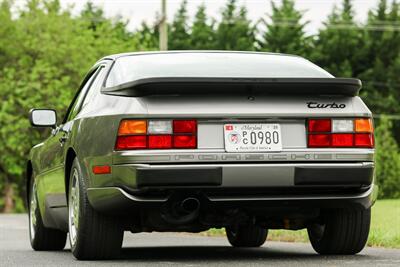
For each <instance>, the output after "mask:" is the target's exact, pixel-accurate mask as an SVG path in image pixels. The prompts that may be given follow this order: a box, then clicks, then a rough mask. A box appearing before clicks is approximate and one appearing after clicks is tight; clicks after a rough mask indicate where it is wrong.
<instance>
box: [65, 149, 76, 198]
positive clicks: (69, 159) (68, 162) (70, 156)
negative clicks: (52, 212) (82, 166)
mask: <svg viewBox="0 0 400 267" xmlns="http://www.w3.org/2000/svg"><path fill="white" fill-rule="evenodd" d="M75 158H76V152H75V150H74V149H73V148H72V147H70V148H68V151H67V156H66V157H65V177H64V180H65V193H66V195H67V196H68V188H69V179H70V175H71V169H72V164H73V163H74V159H75ZM67 199H68V198H67Z"/></svg>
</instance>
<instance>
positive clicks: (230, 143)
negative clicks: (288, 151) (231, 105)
mask: <svg viewBox="0 0 400 267" xmlns="http://www.w3.org/2000/svg"><path fill="white" fill-rule="evenodd" d="M224 139H225V150H226V151H227V152H276V151H281V150H282V137H281V126H280V125H279V124H277V123H268V124H263V123H246V124H225V125H224Z"/></svg>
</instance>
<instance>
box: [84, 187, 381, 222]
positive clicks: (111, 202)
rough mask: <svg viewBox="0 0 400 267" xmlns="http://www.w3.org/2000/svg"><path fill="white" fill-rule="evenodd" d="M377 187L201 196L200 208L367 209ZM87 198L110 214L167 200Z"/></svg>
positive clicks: (114, 195) (123, 195) (93, 193)
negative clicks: (318, 192)
mask: <svg viewBox="0 0 400 267" xmlns="http://www.w3.org/2000/svg"><path fill="white" fill-rule="evenodd" d="M377 191H378V189H377V186H375V185H371V186H370V187H368V188H367V189H366V190H365V191H359V192H355V193H350V194H348V193H335V194H312V195H311V194H299V195H286V194H285V195H272V196H267V195H264V196H260V195H255V196H248V195H247V196H246V195H243V196H238V195H235V196H230V195H225V196H218V195H207V194H204V195H202V200H203V205H205V206H212V207H214V208H279V209H284V208H357V209H367V208H369V207H371V206H372V205H373V204H374V202H375V200H376V196H377ZM87 193H88V198H89V202H90V204H91V205H92V206H93V208H94V209H96V210H98V211H100V212H104V213H110V214H125V215H128V214H129V211H131V210H135V209H137V208H144V207H160V206H161V205H164V204H166V203H167V201H168V199H169V196H165V197H160V196H144V195H134V194H129V193H128V192H126V191H125V190H123V189H121V188H118V187H107V188H89V189H88V191H87Z"/></svg>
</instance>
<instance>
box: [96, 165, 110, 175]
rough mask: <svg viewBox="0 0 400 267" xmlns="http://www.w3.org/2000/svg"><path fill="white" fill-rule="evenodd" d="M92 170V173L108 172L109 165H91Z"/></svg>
mask: <svg viewBox="0 0 400 267" xmlns="http://www.w3.org/2000/svg"><path fill="white" fill-rule="evenodd" d="M92 171H93V173H94V174H110V173H111V167H110V166H109V165H98V166H93V168H92Z"/></svg>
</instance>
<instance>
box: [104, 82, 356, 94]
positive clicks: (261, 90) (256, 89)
mask: <svg viewBox="0 0 400 267" xmlns="http://www.w3.org/2000/svg"><path fill="white" fill-rule="evenodd" d="M361 86H362V84H361V81H360V80H359V79H353V78H206V77H204V78H203V77H195V78H191V77H173V78H169V77H166V78H146V79H139V80H135V81H132V82H128V83H124V84H121V85H118V86H114V87H103V88H102V89H101V92H102V93H103V94H107V95H117V96H132V97H138V96H149V95H199V94H200V95H201V94H207V95H234V94H252V95H269V94H275V95H276V94H279V95H282V94H290V95H343V96H357V95H358V94H359V92H360V90H361Z"/></svg>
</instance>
